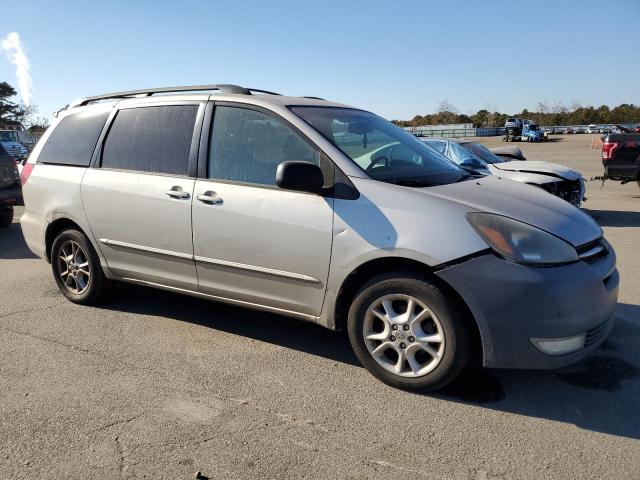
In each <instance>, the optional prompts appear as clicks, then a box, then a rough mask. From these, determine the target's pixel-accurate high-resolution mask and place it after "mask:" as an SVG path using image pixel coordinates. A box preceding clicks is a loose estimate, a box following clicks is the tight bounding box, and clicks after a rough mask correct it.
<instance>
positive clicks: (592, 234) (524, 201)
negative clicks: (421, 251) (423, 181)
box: [419, 162, 602, 247]
mask: <svg viewBox="0 0 640 480" xmlns="http://www.w3.org/2000/svg"><path fill="white" fill-rule="evenodd" d="M522 163H530V162H522ZM542 163H544V162H542ZM419 190H420V191H422V192H423V193H425V194H426V195H431V196H436V197H439V198H443V199H447V200H450V201H452V202H456V203H460V204H463V205H466V206H467V207H470V208H472V209H474V210H478V211H481V212H489V213H496V214H498V215H504V216H506V217H510V218H513V219H515V220H519V221H521V222H524V223H528V224H530V225H533V226H535V227H538V228H541V229H542V230H545V231H547V232H549V233H551V234H553V235H556V236H557V237H560V238H562V239H564V240H566V241H567V242H569V243H571V244H572V245H573V246H575V247H578V246H580V245H584V244H585V243H588V242H591V241H593V240H596V239H597V238H600V237H601V236H602V230H601V229H600V227H599V226H598V224H597V223H596V222H595V221H594V220H593V219H592V218H591V217H590V216H588V215H587V214H586V213H584V212H583V211H582V210H580V209H578V208H576V207H574V206H573V205H571V204H569V203H568V202H565V201H564V200H561V199H559V198H558V197H555V196H553V195H551V194H549V193H547V192H545V191H544V190H542V189H540V188H538V187H533V186H531V185H526V184H522V183H519V182H514V181H511V180H505V179H501V178H499V177H496V176H487V177H482V178H478V179H471V180H467V181H464V182H458V183H452V184H449V185H441V186H437V187H430V188H423V189H419Z"/></svg>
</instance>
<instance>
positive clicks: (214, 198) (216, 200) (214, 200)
mask: <svg viewBox="0 0 640 480" xmlns="http://www.w3.org/2000/svg"><path fill="white" fill-rule="evenodd" d="M196 200H199V201H201V202H203V203H209V204H212V205H220V204H222V199H221V198H220V197H219V196H218V194H217V193H216V192H212V191H208V192H204V193H203V194H200V195H196Z"/></svg>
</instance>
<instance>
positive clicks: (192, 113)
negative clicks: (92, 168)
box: [102, 105, 198, 175]
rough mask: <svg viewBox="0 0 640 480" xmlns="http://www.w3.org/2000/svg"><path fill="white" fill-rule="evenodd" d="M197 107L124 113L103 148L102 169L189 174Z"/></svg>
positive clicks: (120, 113) (136, 110)
mask: <svg viewBox="0 0 640 480" xmlns="http://www.w3.org/2000/svg"><path fill="white" fill-rule="evenodd" d="M197 112H198V106H197V105H167V106H158V107H140V108H129V109H125V110H120V111H119V112H118V114H117V115H116V118H115V119H114V121H113V124H112V125H111V128H110V129H109V134H108V135H107V138H106V140H105V142H104V147H103V149H102V167H103V168H116V169H120V170H136V171H141V172H153V173H163V174H167V175H187V174H188V171H189V152H190V151H191V140H192V138H193V129H194V126H195V122H196V115H197Z"/></svg>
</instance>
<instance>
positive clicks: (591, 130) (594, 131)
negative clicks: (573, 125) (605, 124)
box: [585, 124, 598, 133]
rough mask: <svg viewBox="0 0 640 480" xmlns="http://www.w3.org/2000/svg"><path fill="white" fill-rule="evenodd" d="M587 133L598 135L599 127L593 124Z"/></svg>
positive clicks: (588, 127)
mask: <svg viewBox="0 0 640 480" xmlns="http://www.w3.org/2000/svg"><path fill="white" fill-rule="evenodd" d="M585 133H598V126H597V125H593V124H591V125H589V126H587V129H586V131H585Z"/></svg>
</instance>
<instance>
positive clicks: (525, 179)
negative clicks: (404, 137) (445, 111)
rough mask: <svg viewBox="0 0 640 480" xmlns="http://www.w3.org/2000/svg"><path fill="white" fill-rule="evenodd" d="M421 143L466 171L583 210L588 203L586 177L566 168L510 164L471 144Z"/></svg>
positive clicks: (443, 140) (445, 140) (537, 163)
mask: <svg viewBox="0 0 640 480" xmlns="http://www.w3.org/2000/svg"><path fill="white" fill-rule="evenodd" d="M421 140H422V141H423V142H425V143H426V144H427V145H429V146H430V147H432V148H434V149H435V150H437V151H438V152H440V153H442V154H443V155H444V156H445V157H447V158H448V159H449V160H451V161H452V162H454V163H456V164H457V165H459V166H461V167H462V168H464V169H465V170H469V171H472V172H474V173H480V174H484V175H497V176H499V177H502V178H508V179H510V180H515V181H516V182H521V183H527V184H529V185H533V186H536V187H540V188H542V189H544V190H546V191H547V192H549V193H551V194H552V195H555V196H557V197H560V198H562V199H563V200H566V201H567V202H569V203H571V204H572V205H575V206H576V207H580V205H581V204H582V201H583V200H584V199H585V198H584V194H585V184H584V179H583V178H582V174H581V173H580V172H577V171H576V170H572V169H571V168H568V167H565V166H563V165H559V164H557V163H551V162H543V161H530V160H527V161H525V160H509V159H508V158H504V157H499V156H498V155H496V154H495V153H493V152H492V151H491V150H489V149H488V148H487V147H485V146H484V145H482V144H480V143H478V142H474V141H471V140H459V139H453V138H438V137H430V138H423V139H421Z"/></svg>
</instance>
